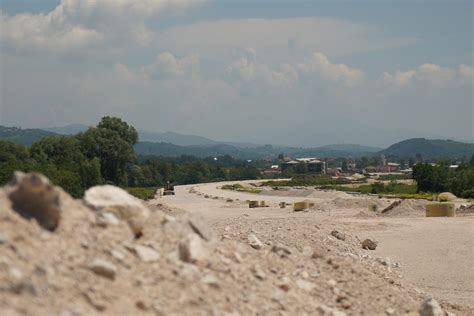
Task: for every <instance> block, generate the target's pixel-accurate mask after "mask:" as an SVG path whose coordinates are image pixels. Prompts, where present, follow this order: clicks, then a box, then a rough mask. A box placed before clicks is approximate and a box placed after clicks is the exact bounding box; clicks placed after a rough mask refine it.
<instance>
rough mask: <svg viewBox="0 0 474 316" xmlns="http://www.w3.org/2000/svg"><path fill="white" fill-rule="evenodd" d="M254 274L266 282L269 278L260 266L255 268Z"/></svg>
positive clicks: (253, 269)
mask: <svg viewBox="0 0 474 316" xmlns="http://www.w3.org/2000/svg"><path fill="white" fill-rule="evenodd" d="M252 272H253V275H254V276H255V277H256V278H257V279H259V280H265V278H266V277H267V275H266V274H265V272H263V271H262V269H260V267H259V266H254V267H253V268H252Z"/></svg>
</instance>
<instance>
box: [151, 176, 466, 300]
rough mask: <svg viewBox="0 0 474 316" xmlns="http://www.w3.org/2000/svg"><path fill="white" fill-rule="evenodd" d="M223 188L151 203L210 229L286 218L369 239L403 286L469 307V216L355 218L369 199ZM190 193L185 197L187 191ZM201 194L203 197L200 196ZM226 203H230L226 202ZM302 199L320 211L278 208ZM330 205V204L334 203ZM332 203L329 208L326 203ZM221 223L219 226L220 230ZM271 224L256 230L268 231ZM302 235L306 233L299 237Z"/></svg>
mask: <svg viewBox="0 0 474 316" xmlns="http://www.w3.org/2000/svg"><path fill="white" fill-rule="evenodd" d="M222 184H223V183H210V184H199V185H192V186H189V185H188V186H177V187H176V189H175V190H176V195H175V196H166V197H163V198H161V199H159V200H158V201H157V202H158V203H162V204H164V205H167V206H169V207H171V208H176V209H182V210H185V211H187V212H192V213H199V214H201V215H202V216H203V217H204V218H205V219H206V220H207V221H208V222H210V223H211V224H213V226H215V227H216V229H217V228H218V227H219V226H222V225H223V223H226V222H228V221H230V220H234V221H238V220H239V218H240V217H242V216H246V217H247V219H248V220H255V221H259V220H265V219H271V220H274V221H273V222H272V223H273V224H272V225H278V222H279V221H287V220H290V219H296V220H301V219H302V220H303V221H306V220H307V221H310V222H314V223H316V225H331V226H333V227H337V228H338V229H339V230H342V231H344V232H345V233H351V234H353V235H355V236H357V237H359V238H360V239H363V238H366V237H373V238H375V239H377V240H378V241H379V247H378V248H377V250H376V251H375V252H374V256H379V257H382V258H384V257H389V258H390V260H391V261H393V262H400V271H401V274H402V275H403V277H404V279H405V281H407V282H409V283H410V284H413V285H414V286H415V287H416V288H419V289H420V290H421V291H424V292H426V293H429V294H431V295H432V296H433V297H435V298H437V299H439V300H441V301H445V302H449V303H454V304H461V305H464V306H471V307H474V217H473V216H467V217H458V218H425V217H413V216H411V214H408V212H407V216H399V217H383V218H382V217H375V216H373V215H372V214H368V215H367V216H361V214H365V213H364V211H366V210H367V203H369V202H370V201H371V199H373V200H374V201H376V200H377V199H376V198H374V197H367V196H354V195H350V194H346V193H343V192H322V191H316V192H314V193H312V194H310V195H307V196H305V197H304V198H303V197H301V196H299V197H298V196H291V192H290V193H286V194H284V195H285V196H282V195H265V194H264V193H263V194H259V195H256V194H250V193H243V192H235V191H228V190H221V189H219V187H220V186H221V185H222ZM191 188H193V190H192V191H194V190H195V191H196V192H195V193H190V189H191ZM206 195H207V198H206V197H205V196H206ZM228 199H232V201H230V200H229V201H227V200H228ZM302 199H308V200H311V201H314V202H315V203H316V206H318V205H324V206H323V207H322V208H320V209H317V210H312V211H310V212H293V211H292V209H291V208H285V209H280V208H279V207H278V203H280V202H282V201H285V202H287V203H293V202H296V201H301V200H302ZM246 200H264V201H265V202H266V204H267V205H269V207H267V208H258V209H249V208H248V205H247V203H246V202H245V201H246ZM334 201H336V202H334ZM331 203H332V204H331ZM221 224H222V225H221ZM272 225H269V226H268V225H267V226H268V227H265V226H259V229H261V230H268V231H270V232H271V231H272V230H274V229H275V227H272ZM302 233H303V234H306V233H308V234H309V233H310V231H307V232H302ZM301 243H302V244H305V241H304V240H301Z"/></svg>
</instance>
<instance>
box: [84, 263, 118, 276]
mask: <svg viewBox="0 0 474 316" xmlns="http://www.w3.org/2000/svg"><path fill="white" fill-rule="evenodd" d="M89 269H90V270H91V271H93V272H94V273H95V274H97V275H100V276H102V277H104V278H107V279H111V280H115V275H116V274H117V268H116V267H115V266H114V265H113V264H112V263H110V262H108V261H105V260H102V259H94V261H93V262H92V263H91V264H90V265H89Z"/></svg>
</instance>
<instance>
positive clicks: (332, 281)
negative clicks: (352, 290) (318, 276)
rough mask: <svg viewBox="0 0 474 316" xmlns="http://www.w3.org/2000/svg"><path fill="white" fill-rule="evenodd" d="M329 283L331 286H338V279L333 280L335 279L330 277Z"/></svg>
mask: <svg viewBox="0 0 474 316" xmlns="http://www.w3.org/2000/svg"><path fill="white" fill-rule="evenodd" d="M328 285H329V286H336V285H337V281H336V280H333V279H330V280H329V281H328Z"/></svg>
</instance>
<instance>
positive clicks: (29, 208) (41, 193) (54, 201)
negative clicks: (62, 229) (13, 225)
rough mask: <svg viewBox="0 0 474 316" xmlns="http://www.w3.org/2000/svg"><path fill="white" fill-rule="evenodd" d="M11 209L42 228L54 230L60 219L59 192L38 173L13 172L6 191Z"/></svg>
mask: <svg viewBox="0 0 474 316" xmlns="http://www.w3.org/2000/svg"><path fill="white" fill-rule="evenodd" d="M6 191H7V194H8V197H9V199H10V201H11V203H12V208H13V209H14V210H15V211H16V212H18V213H19V214H20V215H21V216H23V217H25V218H28V219H29V218H34V219H36V221H37V222H38V224H40V225H41V226H42V227H43V228H45V229H47V230H51V231H53V230H55V229H56V228H57V227H58V225H59V221H60V219H61V198H60V196H61V192H60V190H59V189H58V188H56V187H55V186H53V185H52V184H51V182H50V181H49V180H48V178H46V177H45V176H43V175H41V174H39V173H27V174H25V173H23V172H15V175H14V178H13V180H12V182H11V183H10V185H9V186H8V187H7V189H6Z"/></svg>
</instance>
